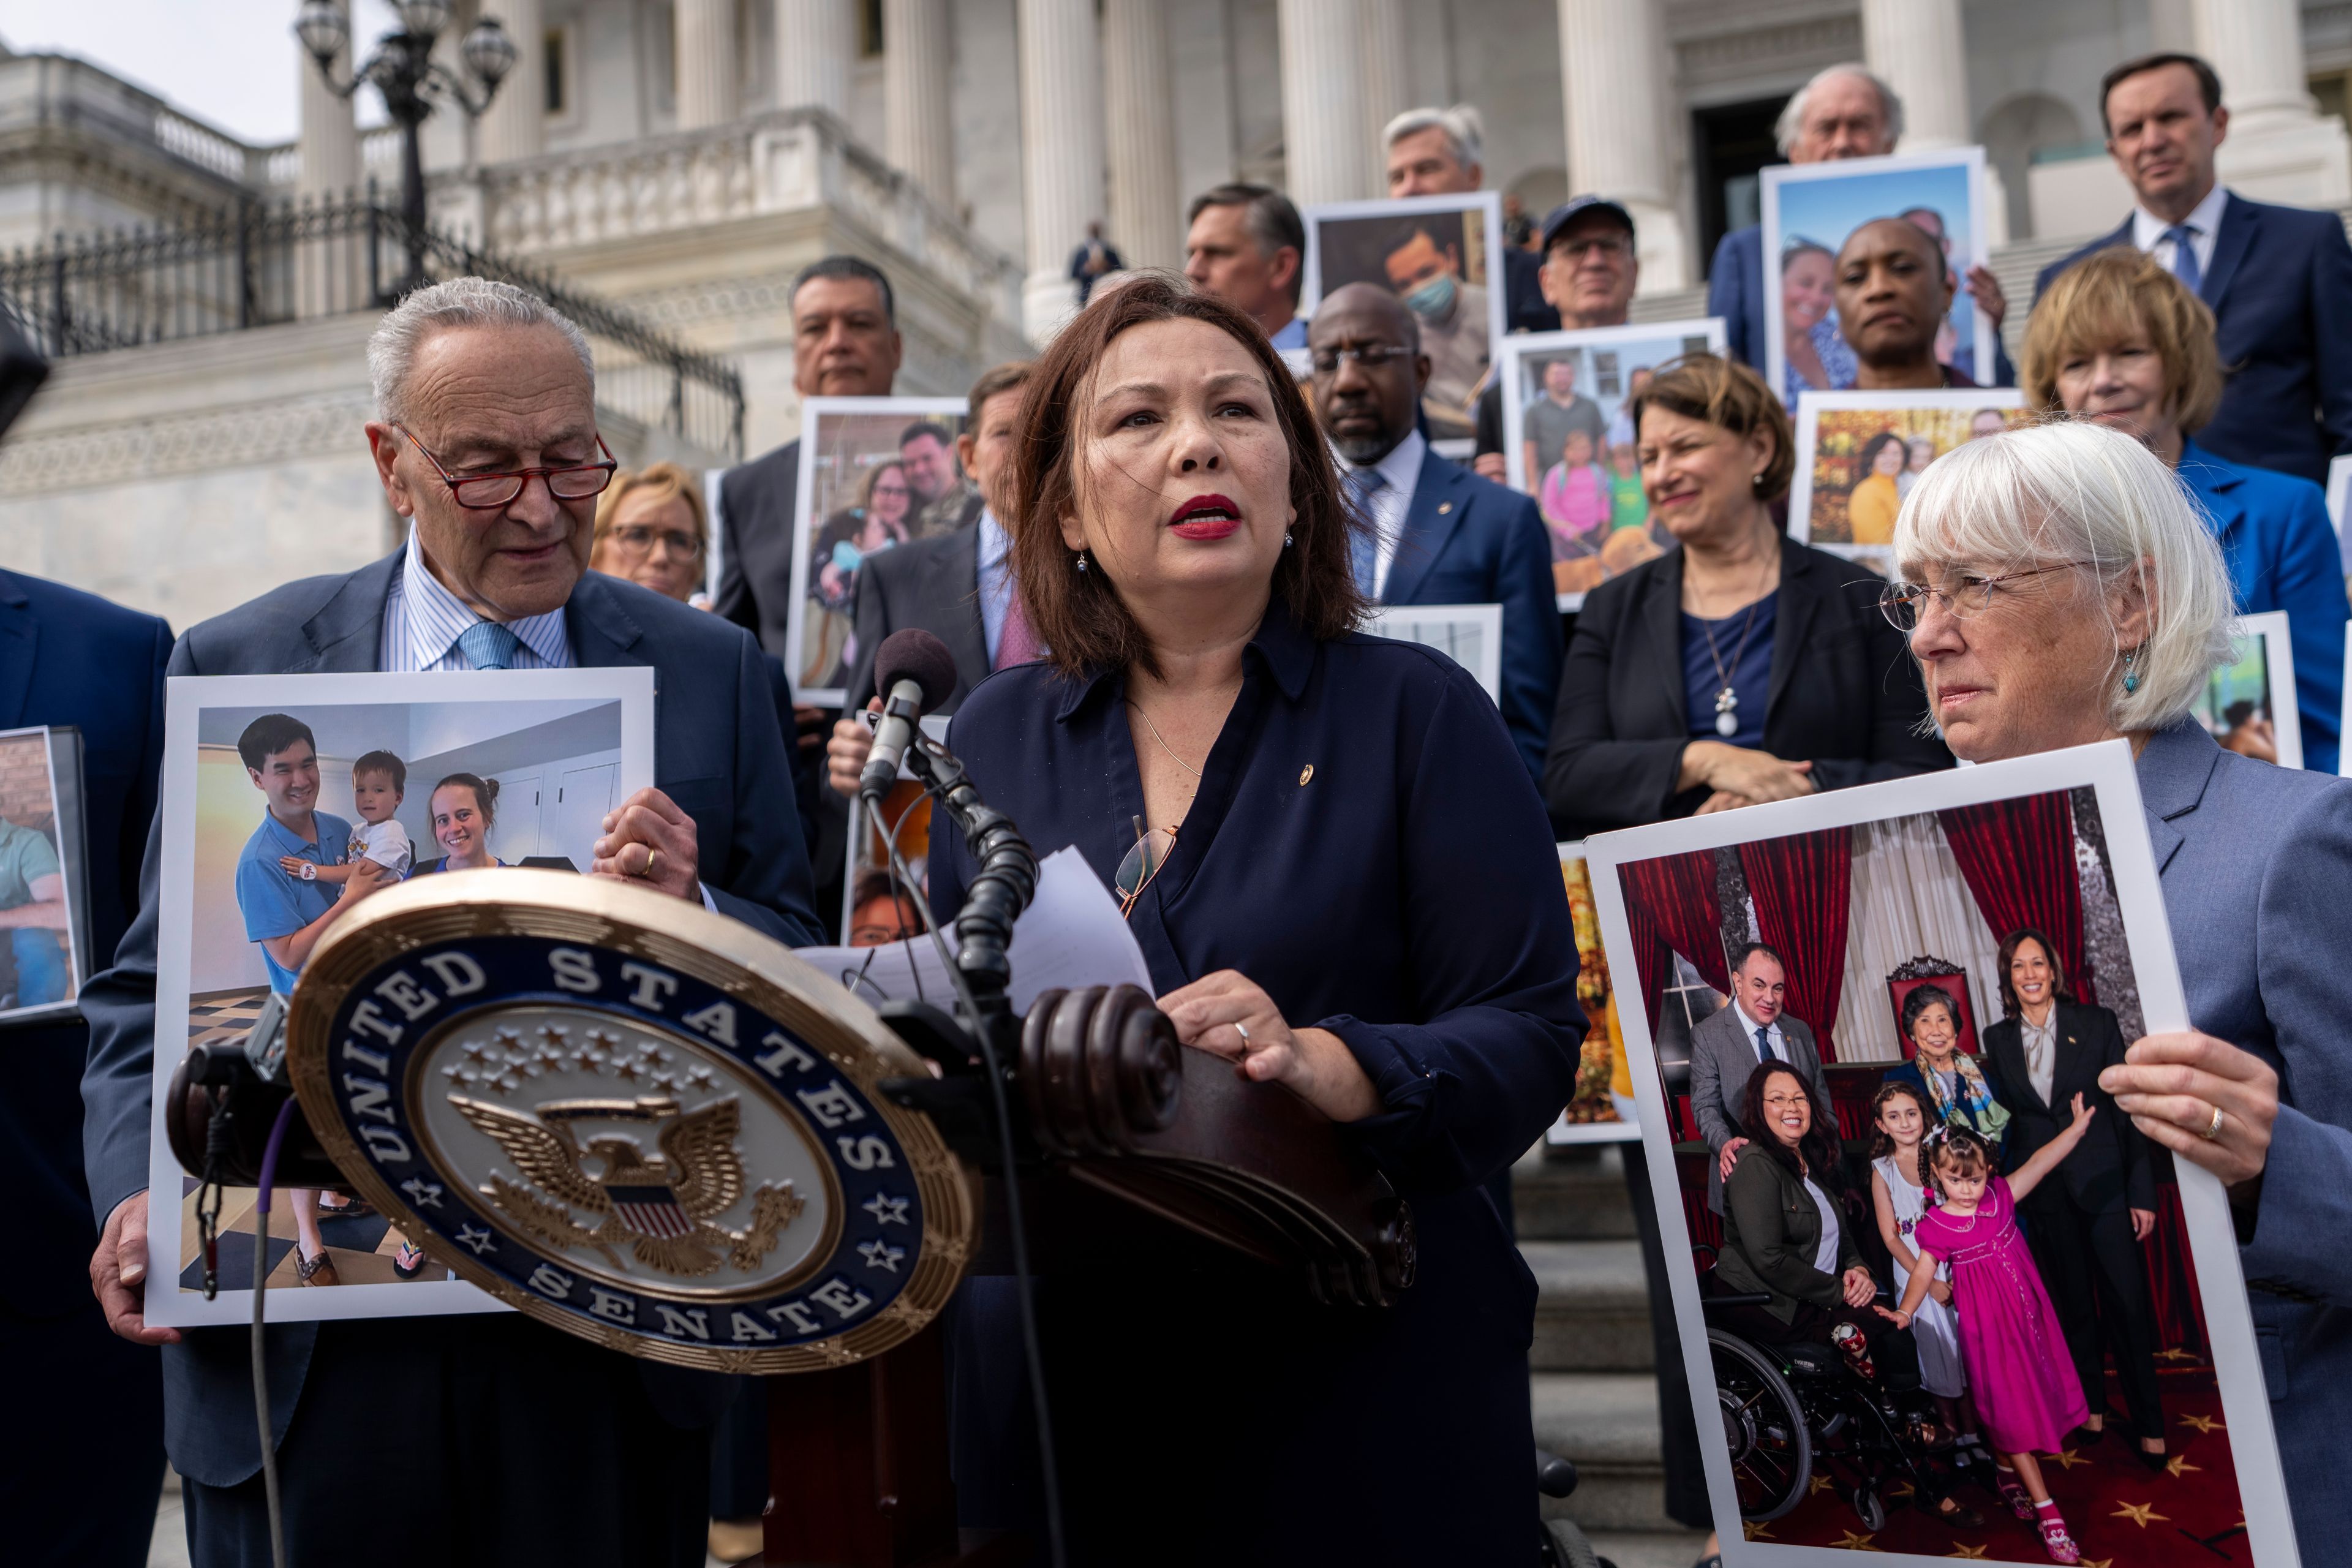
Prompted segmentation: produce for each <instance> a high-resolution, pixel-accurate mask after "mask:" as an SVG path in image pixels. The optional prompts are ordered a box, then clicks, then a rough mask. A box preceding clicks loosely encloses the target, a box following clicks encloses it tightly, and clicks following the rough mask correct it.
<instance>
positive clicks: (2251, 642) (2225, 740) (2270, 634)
mask: <svg viewBox="0 0 2352 1568" xmlns="http://www.w3.org/2000/svg"><path fill="white" fill-rule="evenodd" d="M2231 647H2233V648H2235V649H2236V650H2237V655H2238V658H2237V660H2236V662H2234V663H2232V664H2228V665H2224V666H2223V667H2222V668H2220V669H2217V670H2215V671H2214V672H2213V673H2212V675H2211V676H2210V677H2209V678H2207V679H2206V682H2205V690H2204V692H2203V694H2202V695H2200V697H2199V698H2198V700H2197V701H2196V702H2195V703H2194V704H2193V705H2192V706H2191V708H2190V710H2189V711H2190V712H2192V713H2194V714H2195V715H2196V716H2197V720H2198V721H2199V722H2200V723H2201V724H2203V725H2204V726H2205V729H2206V732H2207V733H2209V734H2210V735H2211V736H2212V737H2213V739H2214V740H2216V741H2218V742H2221V746H2222V749H2223V750H2225V751H2231V752H2237V753H2238V754H2239V755H2240V756H2242V757H2252V758H2253V759H2255V760H2256V761H2257V762H2264V763H2278V764H2279V765H2280V766H2281V767H2286V768H2299V767H2301V766H2303V720H2302V715H2301V713H2300V712H2299V711H2298V710H2296V708H2295V705H2294V703H2293V702H2291V701H2289V702H2277V701H2274V700H2273V697H2272V694H2273V692H2279V691H2289V692H2291V691H2293V690H2294V644H2292V643H2291V642H2289V641H2288V640H2287V617H2286V612H2285V611H2284V610H2270V611H2266V612H2264V613H2263V614H2262V615H2259V616H2239V617H2238V624H2237V626H2236V629H2235V634H2234V636H2233V637H2231Z"/></svg>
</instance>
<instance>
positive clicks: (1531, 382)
mask: <svg viewBox="0 0 2352 1568" xmlns="http://www.w3.org/2000/svg"><path fill="white" fill-rule="evenodd" d="M1726 341H1727V340H1726V338H1725V335H1724V328H1723V320H1722V318H1721V317H1719V316H1704V317H1697V318H1694V319H1692V320H1690V321H1654V322H1650V323H1646V324H1644V325H1642V326H1635V327H1589V328H1585V329H1582V330H1580V331H1564V332H1522V333H1519V334H1518V335H1517V336H1515V337H1508V338H1505V339H1504V340H1503V347H1502V351H1501V357H1500V360H1499V363H1497V365H1496V375H1497V376H1499V377H1500V378H1501V381H1502V385H1503V453H1504V458H1505V461H1506V464H1507V469H1508V472H1509V475H1510V482H1511V488H1512V489H1515V490H1517V491H1519V492H1521V493H1522V494H1524V495H1530V496H1533V497H1535V498H1536V505H1537V507H1538V510H1541V511H1542V513H1543V520H1544V527H1545V529H1546V531H1548V532H1549V534H1550V535H1551V574H1552V588H1553V591H1554V592H1555V593H1557V594H1558V595H1559V608H1560V611H1561V613H1562V614H1570V613H1573V612H1574V611H1576V610H1579V609H1580V608H1582V607H1583V605H1584V595H1585V592H1586V590H1588V589H1590V588H1593V587H1596V586H1598V585H1599V584H1601V583H1602V582H1604V581H1606V580H1607V579H1609V578H1611V577H1614V576H1616V575H1617V574H1620V573H1622V572H1624V571H1627V570H1629V569H1630V568H1632V567H1634V566H1637V565H1639V564H1641V563H1643V562H1644V561H1647V560H1650V559H1652V558H1653V557H1654V556H1657V555H1661V554H1664V552H1665V551H1666V550H1667V548H1668V547H1669V546H1671V545H1672V544H1673V543H1674V540H1673V538H1672V537H1671V536H1670V535H1668V534H1667V533H1666V532H1665V531H1664V530H1663V529H1659V528H1655V527H1653V526H1652V525H1651V522H1650V503H1649V500H1648V498H1646V497H1645V496H1644V495H1643V493H1642V468H1641V465H1640V463H1638V462H1637V461H1635V459H1634V456H1633V437H1634V435H1635V432H1634V429H1633V421H1632V420H1631V419H1630V418H1628V417H1627V416H1626V413H1625V407H1626V405H1627V404H1628V403H1630V402H1631V401H1632V399H1633V395H1634V394H1635V393H1637V392H1639V391H1640V390H1641V389H1642V388H1643V385H1644V384H1647V382H1648V381H1649V378H1650V376H1651V374H1653V373H1654V372H1655V371H1656V369H1657V368H1658V367H1659V366H1660V365H1663V364H1665V363H1668V362H1669V361H1671V360H1675V359H1679V358H1681V357H1682V356H1683V355H1684V354H1688V353H1718V354H1719V353H1723V352H1724V344H1725V342H1726Z"/></svg>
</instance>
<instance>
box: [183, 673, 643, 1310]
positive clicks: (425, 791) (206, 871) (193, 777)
mask: <svg viewBox="0 0 2352 1568" xmlns="http://www.w3.org/2000/svg"><path fill="white" fill-rule="evenodd" d="M649 675H650V671H646V670H634V671H632V670H596V671H587V670H574V671H562V672H551V671H533V672H528V673H501V672H482V673H476V674H468V675H464V676H449V675H433V676H425V677H417V676H397V675H394V676H327V675H313V676H284V677H275V678H266V679H265V678H248V677H226V678H214V679H191V680H184V681H181V682H177V683H175V685H174V687H173V692H172V700H173V710H172V713H171V720H170V725H169V733H168V735H167V739H166V742H165V745H166V762H165V767H166V770H167V773H170V772H171V771H173V770H177V771H178V773H179V774H180V776H181V777H184V779H185V780H186V784H185V787H184V789H182V790H180V791H178V792H176V793H175V794H173V795H172V796H171V799H172V801H173V804H172V805H170V806H168V807H167V812H166V820H165V822H164V824H163V833H164V839H165V846H166V847H165V855H166V860H167V866H169V867H171V868H176V869H177V870H178V871H179V873H180V875H181V877H182V878H183V879H182V880H180V881H179V882H178V886H177V887H176V888H174V887H173V886H172V885H170V879H171V876H172V873H171V871H169V870H167V886H166V889H165V895H164V897H165V905H164V907H165V909H166V910H167V911H168V912H167V913H166V915H165V917H164V924H165V929H166V932H167V935H166V937H165V941H164V943H163V972H162V973H159V974H158V976H157V1012H156V1017H157V1038H156V1075H157V1083H158V1086H159V1087H158V1092H159V1093H160V1092H161V1085H163V1083H165V1082H168V1081H169V1079H170V1075H171V1070H172V1068H173V1066H174V1065H175V1064H176V1063H177V1062H178V1060H179V1058H180V1057H181V1055H182V1054H184V1052H185V1050H186V1049H187V1048H189V1047H193V1046H195V1045H199V1044H205V1043H211V1042H215V1041H229V1040H234V1039H236V1038H240V1037H242V1036H244V1035H245V1034H246V1033H247V1031H249V1030H250V1029H251V1028H252V1026H253V1024H254V1021H255V1020H256V1019H257V1017H258V1016H260V1014H261V1010H262V1006H263V1004H264V1002H265V1001H266V1000H267V999H268V997H269V996H270V995H271V994H273V993H274V994H277V995H278V996H281V997H287V996H290V995H291V994H293V992H294V989H295V987H296V985H297V984H299V981H300V978H301V974H302V971H303V969H304V966H305V965H306V964H307V963H309V961H310V956H311V954H312V953H313V952H315V951H316V950H317V948H318V946H319V944H320V942H322V941H324V940H326V938H327V937H328V936H329V935H330V934H331V932H332V931H333V930H334V928H335V926H336V924H337V923H338V922H339V921H342V920H345V919H347V918H348V917H349V916H350V914H351V912H352V910H355V909H356V908H358V907H359V906H360V905H361V904H362V903H363V902H364V901H365V900H368V899H369V898H371V897H372V896H373V895H374V894H376V893H378V892H381V891H383V889H387V888H391V887H394V886H396V885H398V884H399V883H401V882H404V881H406V880H409V879H414V878H418V877H427V876H434V875H438V874H442V873H446V872H450V871H461V870H474V869H483V868H495V867H515V866H528V867H533V868H545V869H553V870H563V871H572V872H584V871H586V870H587V869H588V868H590V866H591V865H593V862H594V859H595V856H594V849H593V847H594V845H595V843H596V840H597V839H598V838H599V837H602V835H603V833H604V817H605V816H606V814H608V813H609V812H611V811H612V809H613V808H614V806H615V805H618V804H620V803H621V801H623V800H624V799H625V798H626V797H627V796H628V795H629V794H630V793H632V792H633V791H634V790H635V789H637V788H639V787H642V785H643V784H644V783H646V782H648V781H649V779H650V776H651V773H652V769H651V765H650V764H651V758H650V754H649V753H650V750H651V744H650V742H651V734H650V731H651V719H650V706H651V695H652V694H651V692H650V690H649V689H648V688H649V687H650V684H651V683H650V680H649V679H647V678H648V677H649ZM633 678H634V679H633ZM420 679H422V680H427V681H430V682H431V683H432V684H433V686H434V687H435V689H436V690H435V698H434V700H429V701H418V700H405V693H404V691H403V690H402V689H401V688H400V687H399V686H398V685H397V684H390V683H403V682H404V683H406V684H407V687H408V689H415V682H416V681H418V680H420ZM264 688H266V689H267V690H266V692H264V691H262V690H260V689H264ZM453 689H462V690H464V691H465V693H466V694H465V695H464V696H462V697H454V698H453V696H452V691H453ZM633 689H634V690H633ZM624 692H629V693H630V694H629V695H628V696H626V697H625V696H624V695H623V693H624ZM257 697H262V698H263V699H264V700H254V699H255V698H257ZM640 706H642V707H643V708H644V709H645V711H644V712H643V713H642V714H639V713H634V712H631V711H629V710H632V709H635V708H637V707H640ZM631 731H638V733H635V734H632V733H630V732H631ZM174 931H176V933H177V935H178V943H177V945H176V946H175V945H174V943H173V938H172V934H170V933H173V932H174ZM175 953H176V954H178V955H181V956H180V957H179V959H178V961H177V962H176V963H175V962H174V954H175ZM173 1017H177V1018H178V1019H181V1020H183V1021H184V1033H181V1032H178V1031H167V1029H166V1028H165V1026H164V1020H166V1019H169V1018H173ZM157 1147H158V1149H159V1150H160V1151H161V1153H160V1157H159V1163H158V1164H157V1166H156V1169H155V1178H154V1179H155V1184H156V1187H157V1189H158V1190H165V1189H166V1188H167V1187H176V1189H177V1190H179V1191H180V1192H181V1193H182V1201H181V1202H180V1203H179V1204H176V1205H171V1206H170V1207H168V1208H166V1207H164V1206H163V1205H157V1207H156V1208H155V1211H154V1215H155V1218H154V1224H155V1226H156V1232H157V1239H156V1243H155V1245H156V1247H157V1248H158V1255H159V1256H162V1257H171V1256H173V1254H174V1253H175V1252H176V1255H177V1258H178V1263H177V1274H178V1286H179V1289H177V1290H176V1291H174V1292H172V1293H170V1294H169V1295H166V1294H165V1293H163V1292H157V1293H156V1294H155V1295H154V1296H153V1297H152V1298H151V1302H152V1307H153V1309H154V1310H160V1311H162V1312H164V1313H171V1314H174V1316H168V1317H164V1318H163V1320H162V1321H214V1318H213V1314H214V1313H215V1312H217V1311H218V1310H220V1302H219V1301H214V1302H210V1303H207V1302H205V1300H204V1299H203V1285H204V1262H203V1258H202V1257H201V1256H200V1250H199V1247H198V1240H197V1230H196V1225H195V1209H194V1205H195V1203H196V1190H195V1184H194V1182H192V1181H189V1180H186V1179H184V1177H183V1176H182V1174H181V1173H180V1172H179V1171H178V1169H177V1167H176V1165H173V1164H172V1163H171V1153H170V1151H169V1149H168V1148H165V1147H164V1146H163V1144H162V1143H160V1142H159V1143H158V1145H157ZM167 1166H168V1167H169V1168H168V1169H167V1168H166V1167H167ZM255 1196H256V1194H254V1193H253V1192H251V1191H249V1190H244V1189H238V1190H235V1191H231V1192H229V1193H228V1194H227V1195H226V1201H225V1202H224V1204H223V1206H222V1211H221V1216H220V1226H219V1228H220V1238H219V1247H218V1257H217V1259H216V1267H217V1271H218V1276H219V1279H221V1281H222V1282H223V1288H222V1289H221V1291H220V1297H221V1299H222V1300H226V1299H227V1298H228V1297H229V1296H230V1295H231V1293H232V1292H231V1290H230V1289H229V1288H228V1287H229V1285H230V1283H231V1282H239V1283H245V1282H249V1281H250V1280H251V1279H252V1277H253V1275H252V1270H253V1252H252V1248H253V1247H254V1246H255V1245H256V1237H257V1234H258V1229H259V1226H258V1219H259V1216H258V1215H257V1214H256V1213H255V1211H254V1208H253V1203H254V1199H255ZM167 1230H168V1231H169V1234H166V1231H167ZM266 1245H267V1247H268V1258H269V1259H270V1265H269V1275H268V1279H269V1284H270V1286H271V1288H272V1289H273V1292H274V1290H275V1289H276V1288H277V1287H278V1286H281V1285H282V1286H288V1287H292V1288H294V1289H291V1290H289V1295H288V1298H287V1304H286V1305H284V1306H283V1307H282V1308H281V1307H278V1306H273V1308H272V1311H273V1313H276V1312H278V1311H280V1310H283V1311H284V1312H285V1313H286V1314H287V1315H289V1316H312V1317H316V1316H373V1315H379V1314H382V1313H383V1312H385V1311H387V1310H406V1308H405V1306H404V1305H403V1304H402V1302H401V1300H397V1299H395V1300H387V1299H386V1298H387V1296H388V1295H392V1294H393V1293H392V1292H390V1291H389V1289H388V1288H390V1287H395V1286H397V1287H401V1288H402V1289H401V1290H400V1291H399V1292H397V1297H399V1298H405V1297H407V1296H411V1295H414V1294H415V1287H421V1286H427V1285H436V1284H439V1285H443V1286H445V1287H446V1289H445V1292H444V1293H445V1294H446V1293H447V1292H458V1293H461V1294H460V1295H459V1297H458V1300H459V1301H460V1303H461V1304H462V1305H461V1306H460V1307H458V1308H453V1307H452V1306H451V1305H450V1304H448V1303H447V1302H446V1301H444V1302H439V1303H426V1304H425V1305H424V1307H423V1310H475V1308H476V1307H477V1306H478V1307H487V1305H488V1301H487V1299H484V1298H476V1297H475V1296H474V1293H473V1289H472V1287H470V1286H463V1285H458V1284H456V1283H455V1282H454V1276H453V1275H451V1273H450V1272H449V1270H448V1269H447V1268H444V1267H442V1266H440V1265H438V1264H436V1263H435V1262H434V1261H433V1260H432V1259H431V1258H429V1257H428V1256H427V1255H426V1254H425V1252H424V1251H423V1250H422V1249H421V1248H419V1247H415V1246H414V1245H412V1244H411V1243H410V1242H409V1240H408V1238H407V1237H404V1236H403V1235H402V1234H401V1233H400V1232H399V1231H398V1230H396V1229H394V1228H393V1227H392V1226H391V1225H390V1222H389V1221H388V1220H387V1219H386V1217H385V1216H384V1215H383V1214H381V1213H380V1212H378V1211H377V1210H375V1209H374V1208H373V1206H372V1205H368V1204H367V1203H365V1202H364V1201H362V1200H359V1199H352V1198H344V1197H341V1196H340V1195H338V1194H331V1193H322V1192H311V1191H306V1190H300V1189H290V1190H288V1191H285V1192H282V1193H280V1194H277V1198H276V1201H275V1202H274V1203H273V1205H272V1213H271V1215H269V1235H268V1240H267V1242H266ZM370 1286H374V1287H379V1288H386V1289H378V1290H376V1291H373V1292H370V1291H367V1290H366V1289H364V1288H365V1287H370ZM303 1287H310V1288H312V1289H302V1288H303ZM320 1287H341V1288H343V1289H340V1290H338V1291H337V1292H336V1295H337V1296H338V1297H339V1298H352V1300H351V1301H350V1303H349V1304H348V1305H346V1306H341V1307H338V1308H335V1309H332V1310H321V1309H320V1306H318V1305H314V1304H312V1303H313V1302H314V1300H316V1292H317V1288H320ZM465 1303H470V1304H465ZM247 1310H249V1309H248V1308H246V1307H237V1308H236V1309H234V1310H231V1311H230V1312H228V1314H227V1316H228V1317H229V1318H231V1319H234V1318H236V1317H238V1316H239V1315H241V1314H243V1313H245V1312H246V1311H247Z"/></svg>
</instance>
